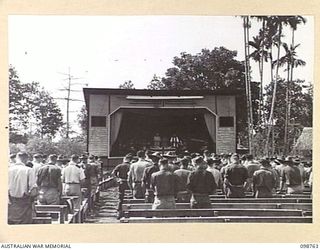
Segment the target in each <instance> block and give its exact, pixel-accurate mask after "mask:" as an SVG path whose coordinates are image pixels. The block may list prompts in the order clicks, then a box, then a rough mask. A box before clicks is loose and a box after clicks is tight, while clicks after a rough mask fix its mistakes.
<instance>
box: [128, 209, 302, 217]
mask: <svg viewBox="0 0 320 250" xmlns="http://www.w3.org/2000/svg"><path fill="white" fill-rule="evenodd" d="M123 216H124V217H125V218H131V217H147V218H152V217H217V216H259V217H265V216H267V217H268V216H269V217H275V216H276V217H279V216H285V217H289V216H296V217H298V216H302V210H297V209H250V208H246V209H237V208H212V209H156V210H151V209H129V210H127V211H123Z"/></svg>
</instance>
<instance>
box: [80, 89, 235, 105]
mask: <svg viewBox="0 0 320 250" xmlns="http://www.w3.org/2000/svg"><path fill="white" fill-rule="evenodd" d="M83 94H84V98H85V101H86V104H87V102H88V97H89V95H130V96H178V97H179V96H208V95H228V96H236V95H237V94H239V92H236V91H235V90H228V89H218V90H191V89H186V90H174V89H173V90H150V89H113V88H83Z"/></svg>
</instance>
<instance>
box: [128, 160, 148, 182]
mask: <svg viewBox="0 0 320 250" xmlns="http://www.w3.org/2000/svg"><path fill="white" fill-rule="evenodd" d="M150 166H152V163H151V162H148V161H146V160H139V161H137V162H135V163H132V164H131V166H130V170H129V174H128V178H129V181H130V182H131V183H132V182H142V177H143V172H144V169H145V168H147V167H150Z"/></svg>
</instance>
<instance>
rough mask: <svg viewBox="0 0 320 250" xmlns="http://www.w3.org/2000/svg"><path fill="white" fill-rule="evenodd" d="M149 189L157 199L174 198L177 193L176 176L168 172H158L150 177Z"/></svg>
mask: <svg viewBox="0 0 320 250" xmlns="http://www.w3.org/2000/svg"><path fill="white" fill-rule="evenodd" d="M151 187H152V189H153V190H154V193H155V195H157V196H158V197H159V196H176V194H177V192H178V176H176V175H175V174H174V173H172V172H171V171H170V170H160V171H158V172H156V173H153V174H152V175H151Z"/></svg>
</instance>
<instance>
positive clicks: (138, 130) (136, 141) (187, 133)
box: [111, 108, 215, 157]
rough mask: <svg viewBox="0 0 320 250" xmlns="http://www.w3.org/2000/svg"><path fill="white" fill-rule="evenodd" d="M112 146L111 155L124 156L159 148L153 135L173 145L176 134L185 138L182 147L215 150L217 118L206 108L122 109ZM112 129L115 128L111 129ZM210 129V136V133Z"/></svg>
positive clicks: (191, 150) (162, 145)
mask: <svg viewBox="0 0 320 250" xmlns="http://www.w3.org/2000/svg"><path fill="white" fill-rule="evenodd" d="M118 112H120V113H119V114H117V115H118V117H117V123H120V125H119V124H117V123H114V124H115V125H114V127H116V126H119V127H117V128H116V129H113V130H115V131H116V132H118V133H116V134H114V135H113V136H114V139H113V142H112V141H111V142H112V147H111V156H114V157H115V156H124V155H125V154H126V153H128V152H130V151H132V152H134V151H136V150H139V149H151V150H156V148H155V145H154V136H155V135H156V134H159V135H160V137H161V144H160V147H161V148H162V147H163V148H165V149H168V148H170V146H171V144H170V138H171V137H172V136H173V135H176V136H178V137H179V139H180V140H182V145H181V146H180V148H179V150H184V149H188V150H189V151H190V152H199V151H201V150H204V149H206V148H207V149H209V150H211V151H213V152H214V151H215V143H214V141H213V139H212V138H214V135H212V134H213V133H215V131H214V129H212V128H211V131H210V130H209V129H208V126H209V127H212V124H215V118H214V116H213V115H212V114H210V113H209V112H208V111H207V110H206V109H153V108H152V109H121V110H120V111H118ZM111 131H112V130H111ZM210 132H211V136H210Z"/></svg>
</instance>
